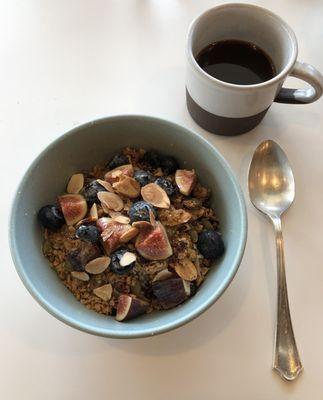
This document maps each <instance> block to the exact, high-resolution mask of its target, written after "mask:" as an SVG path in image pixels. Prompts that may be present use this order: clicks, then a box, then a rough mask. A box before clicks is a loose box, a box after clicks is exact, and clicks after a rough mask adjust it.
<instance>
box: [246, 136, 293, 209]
mask: <svg viewBox="0 0 323 400" xmlns="http://www.w3.org/2000/svg"><path fill="white" fill-rule="evenodd" d="M248 184H249V194H250V199H251V201H252V203H253V205H254V206H255V207H256V208H257V209H258V210H259V211H261V212H262V213H264V214H266V215H270V216H280V215H281V214H282V213H283V212H285V211H286V210H287V209H288V208H289V207H290V206H291V204H292V203H293V201H294V198H295V182H294V176H293V172H292V169H291V167H290V164H289V162H288V159H287V157H286V154H285V153H284V151H283V150H282V149H281V147H280V146H278V145H277V143H275V142H274V141H272V140H266V141H264V142H262V143H261V144H260V145H259V146H258V147H257V149H256V151H255V153H254V156H253V158H252V161H251V164H250V169H249V178H248Z"/></svg>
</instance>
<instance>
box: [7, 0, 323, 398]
mask: <svg viewBox="0 0 323 400" xmlns="http://www.w3.org/2000/svg"><path fill="white" fill-rule="evenodd" d="M218 3H220V2H218V1H215V0H199V1H197V0H101V1H100V0H91V1H86V0H82V1H80V0H70V1H66V0H56V1H51V0H38V1H37V0H29V1H23V0H21V1H16V0H8V1H4V0H2V1H0V34H1V40H0V50H1V62H0V72H1V74H0V90H1V100H0V101H1V107H0V135H1V148H2V152H1V156H0V174H1V182H2V186H1V208H0V220H1V224H0V234H1V242H0V243H1V251H0V266H1V267H0V268H1V279H0V296H1V297H0V299H1V301H0V315H1V323H0V343H1V346H0V360H1V362H0V398H1V399H3V400H9V399H10V400H11V399H13V400H16V399H23V400H29V399H33V400H38V399H39V400H40V399H41V400H43V399H46V400H65V399H78V400H82V399H89V398H90V399H116V400H123V399H132V400H137V399H138V400H148V399H149V400H150V399H154V400H159V399H161V400H164V399H170V400H173V399H176V400H181V399H185V400H190V399H192V400H193V399H203V400H205V399H246V400H253V399H255V400H259V399H260V400H267V399H268V400H271V399H311V400H313V399H322V398H323V312H322V309H323V268H322V267H323V265H322V258H323V243H322V221H323V207H322V198H323V186H322V165H323V100H322V99H321V100H320V101H318V102H316V103H315V104H311V105H305V106H300V105H298V106H293V105H282V104H274V105H273V107H272V108H271V110H270V112H269V114H268V115H267V117H266V118H265V120H264V121H263V123H262V124H261V126H259V127H258V128H257V129H255V130H254V131H252V132H250V133H248V134H245V135H243V136H238V137H232V138H227V137H220V136H214V135H212V134H209V133H208V132H206V131H204V130H202V129H201V128H199V127H198V126H197V125H196V124H195V123H194V122H193V121H192V120H191V118H190V117H189V115H188V112H187V110H186V106H185V99H184V79H185V78H184V44H185V36H186V32H187V29H188V26H189V23H190V21H191V20H192V19H193V18H194V17H195V16H196V15H197V14H199V13H200V12H202V11H204V10H206V9H207V8H209V7H211V6H213V5H215V4H218ZM255 3H256V4H259V5H263V6H265V7H268V8H270V9H272V10H273V11H275V12H276V13H278V14H279V15H281V16H282V17H283V18H284V19H286V20H287V21H288V23H289V24H290V25H291V26H292V27H293V28H294V30H295V32H296V35H297V37H298V40H299V47H300V50H299V58H300V59H301V60H303V61H307V62H310V63H312V64H314V65H315V66H316V67H317V68H318V69H320V70H321V71H322V70H323V55H322V42H323V25H322V18H323V2H322V0H280V1H277V0H266V1H257V2H255ZM121 113H142V114H149V115H156V116H160V117H164V118H167V119H170V120H172V121H175V122H177V123H179V124H182V125H184V126H186V127H188V128H191V129H193V130H195V131H196V132H198V133H199V134H201V135H202V136H204V137H205V138H206V139H208V140H209V141H210V142H212V143H213V144H214V145H215V146H216V147H217V148H218V149H219V150H220V151H221V152H222V154H223V155H224V156H225V157H226V159H227V160H228V161H229V163H230V164H231V166H232V168H233V169H234V171H235V172H236V174H237V176H238V179H239V180H240V182H241V185H242V188H243V190H244V192H245V194H246V193H247V191H246V176H247V168H248V164H249V160H250V157H251V154H252V152H253V150H254V148H255V147H256V145H257V144H259V143H260V142H261V141H262V140H264V139H267V138H271V139H273V140H276V141H277V142H278V143H280V144H281V146H282V147H283V148H284V149H285V150H286V152H287V154H288V156H289V159H290V162H291V164H292V166H293V169H294V173H295V179H296V184H297V197H296V201H295V204H294V205H293V207H292V208H291V209H290V210H289V212H288V214H287V215H286V216H285V218H284V221H283V222H284V235H285V241H286V262H287V274H288V284H289V295H290V306H291V312H292V318H293V323H294V329H295V332H296V338H297V342H298V346H299V350H300V354H301V357H302V360H303V364H304V367H305V370H304V372H303V374H302V376H301V377H300V378H299V380H298V381H296V382H294V383H292V384H288V383H286V382H283V381H282V380H281V379H280V378H279V377H278V375H276V374H275V373H274V372H272V370H271V359H272V349H273V332H274V321H275V312H274V310H275V294H276V292H275V290H276V270H275V249H274V236H273V232H272V229H271V227H270V226H269V223H268V222H267V221H266V220H265V219H264V218H263V217H262V216H261V215H260V214H258V213H257V211H256V210H255V209H254V208H253V207H252V206H251V204H250V202H249V200H248V198H246V202H247V207H248V216H249V236H248V244H247V247H246V252H245V256H244V259H243V262H242V264H241V267H240V269H239V272H238V274H237V276H236V278H235V279H234V281H233V283H232V284H231V286H230V287H229V288H228V290H227V291H226V292H225V294H224V295H223V296H222V297H221V299H220V300H219V301H218V302H217V303H216V304H215V305H214V306H213V307H212V308H211V309H210V310H209V311H207V312H206V313H205V314H203V315H202V316H201V317H200V318H198V319H196V320H195V321H193V322H191V323H189V324H188V325H186V326H185V327H182V328H181V329H179V330H176V331H173V332H170V333H167V334H164V335H161V336H158V337H153V338H149V339H138V340H131V341H124V340H109V339H104V338H99V337H95V336H91V335H88V334H85V333H82V332H79V331H77V330H74V329H72V328H70V327H68V326H66V325H64V324H63V323H61V322H59V321H57V320H56V319H55V318H53V317H52V316H50V315H49V314H48V313H47V312H46V311H44V310H43V309H42V308H41V307H40V306H39V305H38V304H37V303H36V302H35V301H34V300H33V299H32V297H31V296H30V295H29V294H28V293H27V291H26V289H25V288H24V286H23V285H22V283H21V282H20V280H19V278H18V276H17V274H16V272H15V269H14V266H13V263H12V261H11V257H10V254H9V249H8V244H7V220H8V214H9V207H10V204H11V201H12V196H13V193H14V190H15V188H16V186H17V184H18V181H19V179H20V178H21V176H22V174H23V173H24V171H25V170H26V168H27V166H28V165H29V164H30V162H31V161H32V160H33V159H34V157H35V156H36V155H37V154H38V153H39V152H40V151H41V150H42V149H43V148H44V147H45V146H47V145H48V144H49V143H50V142H51V141H52V140H53V139H55V138H57V137H58V136H59V135H61V134H62V133H63V132H65V131H66V130H68V129H70V128H72V127H74V126H76V125H78V124H80V123H82V122H86V121H89V120H91V119H94V118H97V117H102V116H107V115H112V114H121Z"/></svg>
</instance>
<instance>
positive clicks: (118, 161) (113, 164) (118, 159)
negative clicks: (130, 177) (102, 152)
mask: <svg viewBox="0 0 323 400" xmlns="http://www.w3.org/2000/svg"><path fill="white" fill-rule="evenodd" d="M125 164H129V160H128V157H127V156H125V155H124V154H116V155H115V156H114V157H113V158H112V160H110V161H109V162H108V164H107V168H108V169H114V168H117V167H120V165H125Z"/></svg>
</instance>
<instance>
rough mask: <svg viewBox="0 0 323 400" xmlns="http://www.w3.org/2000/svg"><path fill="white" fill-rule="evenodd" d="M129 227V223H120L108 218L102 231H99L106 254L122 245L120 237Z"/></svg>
mask: <svg viewBox="0 0 323 400" xmlns="http://www.w3.org/2000/svg"><path fill="white" fill-rule="evenodd" d="M129 229H131V226H130V225H126V224H121V223H120V222H117V221H114V220H110V221H109V222H108V223H107V225H106V227H105V229H104V231H103V232H102V233H101V238H102V243H103V247H104V250H105V251H106V253H107V254H108V255H109V254H111V253H112V252H113V251H114V250H116V249H117V248H118V247H119V246H121V245H122V242H121V241H120V237H121V236H122V235H124V234H125V233H126V232H127V231H128V230H129Z"/></svg>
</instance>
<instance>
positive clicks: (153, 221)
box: [149, 210, 156, 226]
mask: <svg viewBox="0 0 323 400" xmlns="http://www.w3.org/2000/svg"><path fill="white" fill-rule="evenodd" d="M149 220H150V223H151V225H152V226H154V225H155V224H156V218H155V214H154V213H153V212H152V211H151V210H149Z"/></svg>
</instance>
